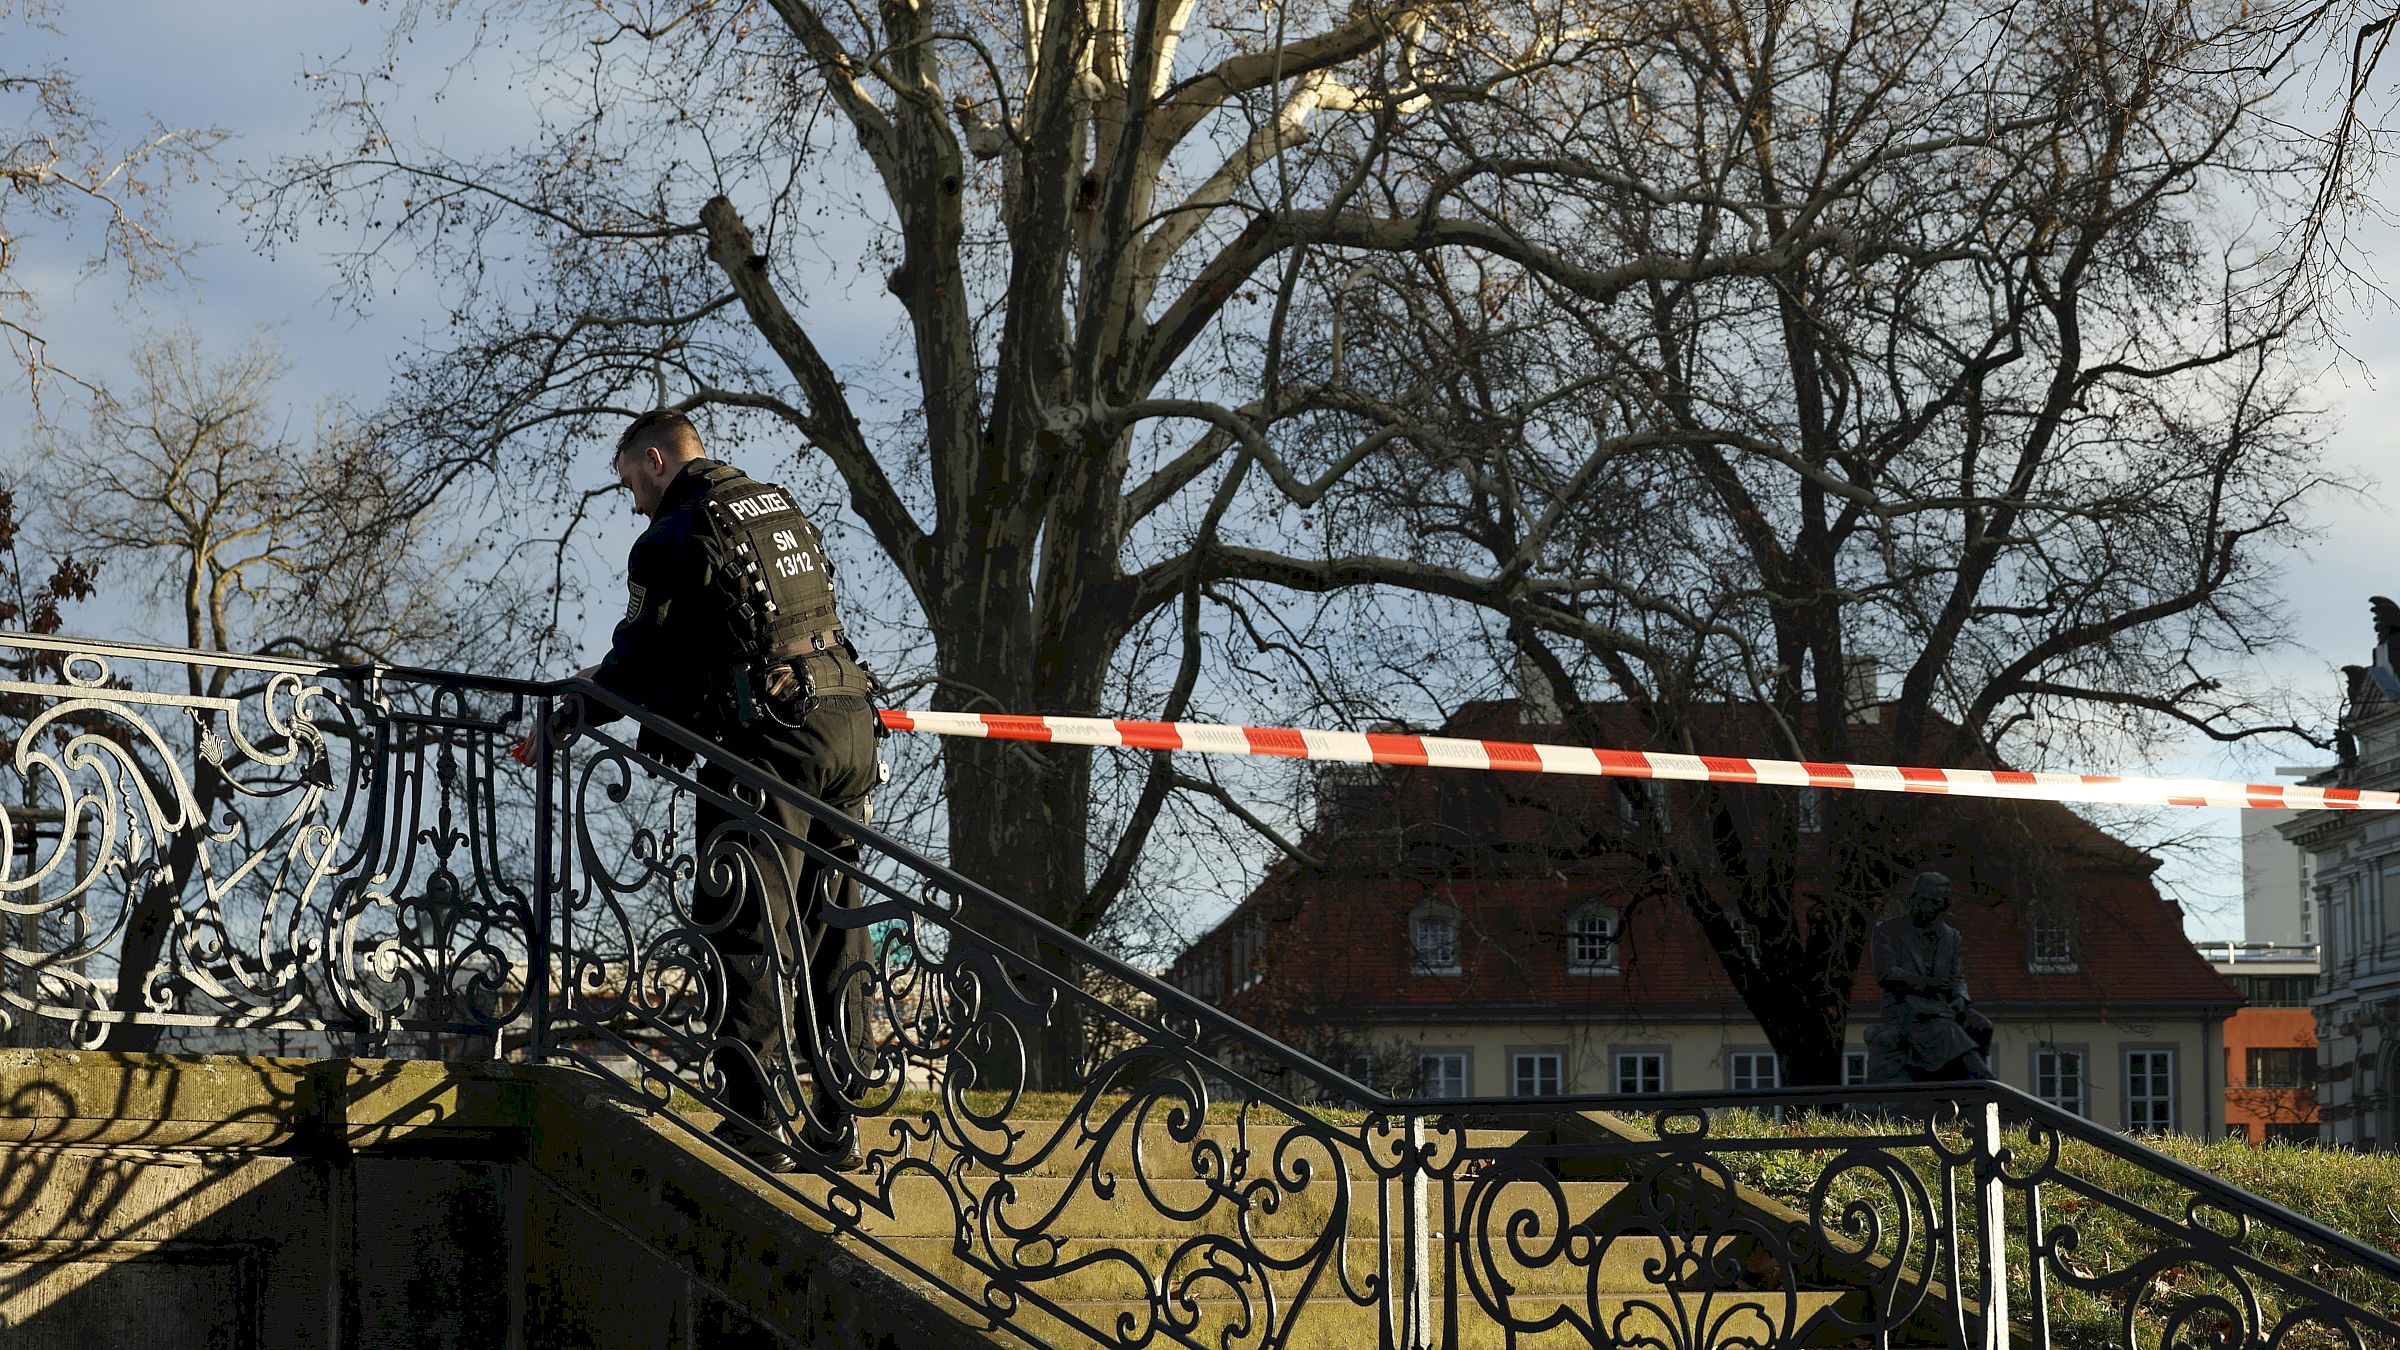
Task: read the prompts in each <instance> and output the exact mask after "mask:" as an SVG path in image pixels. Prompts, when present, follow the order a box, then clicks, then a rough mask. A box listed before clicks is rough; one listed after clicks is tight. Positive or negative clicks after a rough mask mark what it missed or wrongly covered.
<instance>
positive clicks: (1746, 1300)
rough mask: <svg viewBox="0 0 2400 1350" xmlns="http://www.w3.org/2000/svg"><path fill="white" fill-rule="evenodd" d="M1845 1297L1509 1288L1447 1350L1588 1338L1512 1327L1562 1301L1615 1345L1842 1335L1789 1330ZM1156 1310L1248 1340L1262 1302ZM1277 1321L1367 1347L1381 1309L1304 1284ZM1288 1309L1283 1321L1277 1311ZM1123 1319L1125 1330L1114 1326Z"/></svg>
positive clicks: (1199, 1329) (1095, 1306)
mask: <svg viewBox="0 0 2400 1350" xmlns="http://www.w3.org/2000/svg"><path fill="white" fill-rule="evenodd" d="M1844 1297H1847V1296H1846V1295H1841V1294H1832V1293H1803V1294H1795V1295H1793V1296H1791V1298H1790V1299H1789V1300H1787V1299H1786V1298H1785V1296H1784V1295H1782V1294H1759V1293H1746V1292H1714V1293H1695V1294H1684V1295H1681V1296H1679V1297H1670V1296H1668V1295H1663V1294H1628V1295H1622V1296H1619V1295H1609V1294H1602V1295H1599V1296H1597V1297H1594V1298H1588V1299H1587V1298H1585V1297H1583V1296H1581V1295H1577V1296H1574V1297H1572V1298H1560V1297H1555V1296H1553V1297H1547V1298H1519V1299H1515V1300H1512V1303H1511V1309H1512V1312H1513V1314H1514V1316H1513V1319H1512V1320H1513V1321H1514V1323H1515V1324H1516V1327H1517V1329H1516V1330H1515V1331H1514V1332H1513V1334H1512V1332H1511V1329H1510V1328H1509V1327H1505V1326H1503V1325H1501V1324H1500V1323H1499V1322H1496V1321H1494V1320H1492V1319H1491V1317H1490V1315H1489V1314H1488V1313H1487V1312H1485V1311H1484V1309H1483V1308H1482V1307H1481V1305H1479V1304H1476V1303H1474V1302H1472V1301H1467V1302H1462V1303H1461V1304H1459V1305H1458V1307H1457V1310H1456V1317H1457V1320H1458V1336H1457V1340H1456V1341H1455V1342H1453V1344H1455V1345H1456V1346H1457V1350H1569V1347H1589V1346H1591V1345H1592V1344H1593V1343H1594V1341H1593V1337H1592V1334H1591V1333H1590V1332H1589V1331H1587V1330H1584V1329H1582V1328H1578V1327H1575V1326H1573V1325H1572V1324H1564V1325H1559V1326H1553V1327H1550V1328H1547V1329H1545V1330H1541V1331H1528V1330H1524V1329H1522V1328H1523V1327H1524V1326H1525V1325H1526V1324H1530V1323H1535V1322H1539V1321H1541V1320H1542V1319H1543V1318H1544V1317H1545V1316H1547V1315H1549V1314H1551V1313H1553V1312H1557V1311H1561V1310H1572V1311H1573V1312H1574V1314H1575V1315H1576V1316H1578V1317H1581V1318H1582V1319H1583V1320H1584V1321H1585V1322H1586V1323H1587V1324H1593V1323H1596V1325H1597V1327H1598V1329H1599V1331H1600V1332H1601V1333H1602V1334H1603V1335H1604V1336H1605V1337H1607V1338H1608V1339H1607V1340H1606V1341H1605V1342H1604V1343H1608V1344H1619V1345H1656V1346H1687V1345H1762V1346H1763V1345H1773V1346H1796V1345H1806V1344H1821V1345H1829V1346H1830V1345H1848V1344H1850V1342H1849V1340H1848V1339H1846V1338H1841V1337H1835V1336H1831V1335H1829V1334H1827V1335H1820V1336H1817V1337H1815V1338H1813V1339H1811V1340H1808V1341H1803V1340H1800V1339H1798V1338H1797V1336H1796V1332H1797V1329H1798V1328H1799V1327H1800V1326H1801V1325H1802V1324H1804V1323H1805V1322H1806V1321H1807V1320H1808V1319H1809V1318H1810V1317H1812V1316H1814V1315H1815V1314H1816V1313H1817V1311H1818V1310H1820V1309H1823V1308H1827V1307H1830V1306H1832V1305H1833V1304H1834V1303H1836V1302H1838V1301H1839V1300H1840V1299H1842V1298H1844ZM1058 1309H1059V1311H1060V1312H1061V1313H1065V1314H1068V1315H1070V1316H1073V1317H1075V1318H1078V1319H1080V1320H1081V1321H1082V1322H1083V1323H1084V1324H1086V1325H1088V1326H1092V1327H1097V1328H1100V1329H1101V1330H1103V1331H1105V1332H1110V1333H1112V1337H1111V1339H1115V1340H1138V1339H1141V1335H1142V1332H1144V1331H1146V1330H1149V1329H1151V1328H1153V1327H1157V1328H1159V1330H1160V1331H1162V1332H1163V1331H1164V1330H1165V1329H1166V1328H1165V1327H1164V1326H1161V1320H1162V1319H1161V1317H1160V1314H1159V1313H1158V1312H1157V1311H1155V1310H1153V1308H1152V1307H1151V1305H1150V1304H1149V1303H1147V1302H1134V1301H1130V1300H1059V1301H1058ZM1165 1311H1166V1316H1167V1317H1169V1318H1172V1319H1173V1320H1172V1322H1171V1323H1169V1325H1172V1326H1173V1327H1174V1329H1175V1331H1176V1333H1177V1335H1178V1336H1180V1337H1181V1338H1183V1340H1184V1341H1185V1342H1186V1343H1189V1344H1194V1345H1237V1344H1238V1345H1255V1344H1258V1343H1260V1341H1261V1340H1262V1339H1263V1337H1262V1336H1261V1334H1260V1333H1261V1330H1262V1328H1261V1326H1260V1323H1261V1321H1262V1319H1263V1318H1264V1317H1265V1316H1266V1312H1267V1310H1266V1309H1265V1308H1264V1307H1263V1306H1262V1305H1261V1303H1259V1302H1258V1301H1256V1300H1253V1301H1251V1302H1248V1303H1245V1302H1244V1301H1242V1300H1240V1299H1238V1298H1208V1299H1197V1300H1194V1301H1192V1302H1190V1303H1181V1302H1175V1303H1170V1304H1169V1305H1168V1307H1167V1309H1166V1310H1165ZM1274 1315H1275V1317H1276V1319H1277V1323H1276V1325H1277V1329H1279V1330H1281V1329H1285V1328H1286V1327H1287V1326H1288V1330H1289V1339H1288V1340H1278V1341H1277V1342H1276V1344H1278V1345H1283V1346H1286V1347H1289V1350H1371V1347H1373V1346H1375V1345H1377V1344H1379V1343H1380V1331H1381V1328H1382V1326H1383V1324H1384V1323H1383V1319H1384V1316H1385V1313H1384V1310H1383V1309H1381V1308H1379V1307H1361V1306H1359V1305H1357V1304H1355V1303H1352V1302H1351V1301H1350V1300H1349V1299H1347V1298H1345V1297H1343V1296H1342V1295H1341V1294H1340V1293H1339V1292H1338V1291H1323V1292H1319V1293H1313V1294H1312V1295H1311V1296H1310V1298H1309V1300H1308V1302H1307V1304H1306V1305H1305V1306H1303V1307H1302V1308H1300V1309H1299V1311H1298V1312H1297V1314H1294V1313H1292V1312H1291V1311H1290V1305H1288V1304H1278V1305H1277V1306H1276V1307H1275V1309H1274ZM1433 1315H1434V1317H1435V1319H1436V1325H1437V1327H1438V1326H1440V1324H1441V1320H1442V1319H1443V1318H1445V1317H1446V1316H1448V1315H1449V1313H1448V1312H1447V1311H1446V1310H1445V1309H1444V1308H1443V1307H1442V1305H1441V1303H1440V1302H1439V1301H1438V1300H1437V1301H1436V1303H1435V1305H1434V1310H1433ZM1287 1318H1288V1322H1287V1321H1286V1320H1285V1319H1287ZM1013 1320H1015V1321H1016V1322H1017V1323H1018V1324H1019V1325H1021V1326H1023V1327H1025V1328H1026V1329H1027V1330H1029V1331H1033V1332H1034V1333H1035V1334H1036V1336H1037V1337H1039V1336H1040V1335H1041V1329H1043V1328H1046V1327H1049V1326H1054V1325H1056V1324H1057V1321H1058V1319H1056V1318H1054V1317H1053V1315H1052V1314H1050V1313H1049V1312H1048V1310H1046V1309H1041V1308H1039V1307H1037V1306H1035V1305H1033V1304H1030V1303H1027V1304H1022V1305H1020V1306H1019V1308H1018V1311H1017V1313H1016V1315H1015V1318H1014V1319H1013ZM1129 1327H1130V1328H1131V1329H1132V1331H1133V1334H1132V1335H1131V1336H1126V1335H1124V1332H1125V1330H1126V1329H1127V1328H1129ZM1055 1338H1056V1339H1057V1340H1058V1341H1059V1342H1060V1343H1062V1344H1076V1343H1080V1342H1081V1336H1080V1334H1079V1333H1075V1332H1072V1331H1069V1330H1068V1329H1066V1328H1064V1327H1061V1328H1060V1329H1059V1330H1058V1331H1057V1332H1056V1333H1055ZM1151 1343H1152V1344H1174V1343H1176V1342H1175V1341H1172V1340H1169V1338H1168V1337H1166V1336H1165V1335H1163V1334H1162V1335H1158V1336H1156V1337H1155V1338H1154V1339H1152V1341H1151Z"/></svg>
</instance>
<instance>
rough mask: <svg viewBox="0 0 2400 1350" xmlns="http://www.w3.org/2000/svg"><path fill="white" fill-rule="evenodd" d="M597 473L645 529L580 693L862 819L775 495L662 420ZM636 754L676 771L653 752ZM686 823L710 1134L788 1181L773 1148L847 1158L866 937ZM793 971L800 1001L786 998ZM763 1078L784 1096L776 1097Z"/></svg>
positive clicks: (717, 818)
mask: <svg viewBox="0 0 2400 1350" xmlns="http://www.w3.org/2000/svg"><path fill="white" fill-rule="evenodd" d="M615 466H616V471H617V476H618V478H619V479H620V480H621V481H622V482H623V483H624V484H625V488H626V490H627V491H628V492H631V493H632V494H633V509H634V511H635V512H636V513H638V514H640V515H643V516H647V517H648V518H649V520H650V527H649V529H647V530H646V531H644V532H643V534H642V537H641V538H640V539H638V540H635V541H634V545H633V551H632V553H631V555H630V556H629V558H628V559H627V562H626V581H627V585H628V588H629V592H630V594H629V598H628V601H627V604H626V607H625V618H624V620H623V622H621V623H619V624H618V625H617V629H616V636H615V640H614V642H613V643H612V645H611V646H610V648H609V652H608V656H607V658H606V659H605V660H603V661H602V662H601V663H600V665H599V666H598V668H597V669H596V670H595V671H594V672H593V678H594V679H595V680H597V681H598V682H599V683H600V685H601V686H602V687H603V688H606V689H608V690H609V691H610V692H612V693H614V694H617V695H618V696H620V697H622V698H624V699H626V700H627V701H629V702H632V703H635V704H638V705H640V706H641V707H643V708H645V709H647V710H649V711H651V712H655V713H658V714H660V715H662V716H664V717H667V718H669V719H670V720H673V721H675V722H679V723H681V724H683V725H684V726H686V727H689V728H690V729H692V730H693V731H695V732H697V733H699V734H700V735H701V736H703V737H706V738H708V739H710V740H713V741H715V742H717V743H718V744H720V745H722V746H724V747H725V748H726V749H727V750H729V751H730V752H732V753H733V754H734V755H736V756H738V757H740V758H742V759H745V760H748V761H750V762H751V763H753V764H756V765H758V766H760V767H761V768H764V769H765V770H767V771H768V772H769V773H772V774H773V775H775V776H776V777H777V778H780V779H781V780H783V781H784V782H786V783H788V784H790V785H791V786H793V787H795V788H798V789H799V790H800V791H802V792H804V793H806V794H808V795H809V796H811V797H814V798H816V799H818V800H819V801H822V802H826V803H829V804H831V805H833V806H835V807H838V808H840V809H842V810H843V811H845V812H847V813H848V814H849V815H850V816H851V817H852V818H854V819H861V820H863V819H865V817H866V811H867V796H868V793H869V792H871V791H872V790H873V789H874V787H875V784H876V776H877V764H876V756H875V727H876V720H875V714H874V709H873V706H872V702H871V695H872V689H873V685H872V682H871V680H870V677H869V676H868V675H867V673H866V672H865V671H864V670H863V669H861V668H860V666H859V664H858V657H857V652H856V651H855V649H853V648H852V646H851V645H850V642H849V640H848V638H847V637H846V636H845V635H844V633H843V629H842V624H841V620H840V618H839V616H838V614H837V612H836V610H835V607H834V597H833V580H832V574H831V571H830V569H829V568H828V567H827V565H826V560H825V551H824V545H823V542H822V540H821V539H820V538H819V536H818V534H817V532H816V530H815V528H814V527H812V526H811V525H810V524H809V522H808V520H807V519H806V518H805V517H803V516H802V515H801V514H800V512H799V510H798V509H797V508H796V507H795V506H794V505H793V502H792V500H791V497H790V495H789V494H787V493H785V492H784V491H783V490H782V489H781V488H777V487H774V486H772V485H769V484H765V483H760V482H757V481H755V480H753V479H751V478H749V477H748V476H747V475H745V474H743V472H742V471H741V470H740V469H737V468H734V467H733V466H732V465H729V464H720V463H718V462H716V461H714V460H711V459H708V458H706V457H705V456H704V454H703V453H702V447H701V444H700V435H699V432H698V431H696V430H695V429H694V428H693V426H692V423H691V421H690V419H688V418H686V417H685V416H684V415H683V414H681V413H679V412H673V411H668V410H660V411H656V412H649V413H644V414H642V415H641V416H639V417H637V418H635V419H634V420H633V422H632V424H631V425H629V426H627V427H626V428H625V431H624V434H623V435H622V436H621V437H620V438H619V439H618V442H617V450H616V456H615ZM600 716H601V717H602V718H604V717H605V711H604V710H603V711H602V713H601V715H600ZM596 720H597V719H596ZM640 744H641V748H642V749H643V750H644V751H646V752H650V753H654V754H661V755H666V756H667V757H669V758H672V759H675V760H679V761H687V762H688V757H687V756H683V755H681V754H672V753H670V752H671V751H672V745H671V743H670V742H667V741H665V739H664V738H662V737H657V736H645V737H644V738H643V740H642V741H641V742H640ZM698 778H699V783H700V786H701V787H702V788H703V789H706V790H707V791H710V792H715V793H718V794H721V795H725V796H740V795H743V794H742V792H741V790H740V789H738V788H736V787H735V785H734V784H733V780H732V778H731V776H730V775H729V774H727V773H726V772H725V771H724V770H722V769H720V768H718V767H716V766H714V765H712V764H703V765H702V766H701V769H700V771H699V775H698ZM761 811H762V813H763V814H764V815H765V816H766V818H767V819H769V820H772V821H775V822H777V823H779V824H780V825H781V826H782V827H783V828H784V829H785V830H787V831H789V832H790V833H791V834H792V835H794V836H797V837H801V838H805V839H807V840H809V841H810V842H811V843H813V844H816V845H818V846H819V847H821V848H824V849H826V850H827V851H829V852H832V853H835V854H837V855H840V856H848V857H853V858H854V857H856V844H855V843H854V842H853V841H852V840H851V839H850V838H848V837H847V836H846V835H844V834H842V833H841V832H840V831H838V830H836V829H832V828H829V827H827V826H826V825H824V824H822V823H820V822H819V821H817V820H816V819H815V818H814V817H812V816H810V815H809V814H808V813H807V812H805V811H802V810H800V809H798V808H797V807H793V806H790V805H787V804H785V803H783V802H781V801H778V800H776V799H774V798H773V797H768V798H767V799H766V800H765V802H764V803H763V806H762V807H761ZM695 825H696V830H697V836H698V864H699V875H698V877H697V879H696V881H695V884H694V895H693V913H692V916H691V917H692V920H693V922H694V923H695V924H696V925H697V926H698V927H699V928H700V929H701V930H702V931H703V933H704V934H705V935H706V938H707V941H708V943H709V945H710V946H711V947H712V948H714V949H715V951H716V955H717V957H718V963H719V966H720V967H721V969H722V971H723V975H724V993H725V1004H724V1009H723V1019H722V1021H721V1022H720V1023H719V1024H718V1035H719V1037H720V1039H719V1041H718V1042H717V1045H716V1048H715V1049H714V1050H713V1051H712V1052H711V1054H710V1063H711V1065H712V1067H713V1068H714V1069H715V1070H716V1072H717V1073H718V1074H719V1075H721V1079H720V1082H721V1088H720V1094H721V1100H722V1101H723V1102H724V1104H725V1105H726V1107H727V1108H729V1110H730V1111H731V1112H732V1115H730V1116H729V1117H728V1118H727V1120H726V1121H725V1123H724V1124H722V1125H720V1126H719V1127H718V1133H719V1136H720V1137H721V1138H723V1139H725V1140H727V1141H728V1142H730V1143H732V1144H733V1145H734V1146H735V1147H737V1148H739V1149H741V1150H742V1151H743V1152H745V1153H747V1154H749V1155H750V1156H752V1157H753V1158H755V1159H757V1160H758V1161H760V1162H762V1163H765V1164H767V1165H768V1166H771V1167H775V1168H777V1169H778V1170H789V1168H790V1167H791V1166H793V1159H792V1157H791V1153H790V1151H789V1148H788V1147H787V1146H789V1145H797V1146H798V1147H800V1148H802V1149H805V1150H807V1151H809V1152H810V1153H813V1154H817V1155H820V1156H824V1157H843V1156H846V1155H848V1154H850V1153H852V1152H853V1151H854V1148H855V1144H854V1139H855V1135H854V1131H853V1129H852V1125H851V1121H850V1106H849V1102H848V1100H847V1099H846V1096H845V1091H846V1089H847V1088H849V1087H850V1086H851V1085H852V1084H853V1083H854V1082H855V1079H856V1076H857V1073H858V1069H859V1066H860V1064H861V1062H862V1061H861V1059H860V1049H859V1042H858V1040H857V1039H856V1038H858V1037H860V1036H862V1035H863V1034H864V1032H865V1016H864V1014H865V993H864V988H863V985H862V984H861V983H860V982H858V981H855V980H854V981H851V982H850V987H849V993H848V995H847V996H846V997H845V996H844V995H843V994H842V993H841V989H842V985H843V982H842V980H841V975H842V972H843V971H844V970H845V969H846V968H847V967H849V966H850V964H851V963H852V962H854V961H864V960H867V959H868V958H869V956H870V948H869V944H868V939H867V934H866V933H865V931H864V930H862V929H857V928H847V929H846V928H838V927H834V926H832V925H831V924H829V923H827V922H826V910H827V908H828V907H829V906H834V905H843V904H850V903H854V894H855V886H856V883H855V882H854V881H852V880H851V879H849V878H848V877H846V876H845V875H843V874H842V873H841V872H840V871H839V870H838V869H835V868H831V867H827V866H825V865H824V864H823V863H821V862H818V861H817V860H815V859H813V858H811V857H810V856H809V855H808V854H807V853H805V852H804V851H803V850H800V849H797V848H788V847H783V846H781V845H779V844H776V843H774V842H773V841H770V840H769V839H767V838H766V837H765V836H763V835H762V834H760V833H758V832H757V831H755V830H751V829H746V828H745V827H744V826H743V824H742V822H741V818H740V817H738V816H736V815H733V814H731V813H729V812H727V811H725V810H724V809H723V808H721V807H719V806H716V805H714V804H713V803H711V802H709V801H708V800H706V793H705V792H704V793H703V794H702V800H701V801H700V803H699V805H698V808H697V811H696V821H695ZM795 900H797V902H798V903H797V906H796V907H795V903H794V902H795ZM802 967H805V969H806V973H807V997H806V998H804V999H802V998H795V997H794V990H793V984H794V983H795V982H796V980H797V977H798V972H799V971H800V969H801V968H802ZM795 1052H796V1055H797V1058H796V1059H795V1057H794V1056H795ZM803 1062H804V1063H805V1065H806V1067H807V1068H808V1070H809V1072H810V1075H811V1077H812V1078H813V1080H814V1083H815V1090H814V1093H813V1095H812V1096H811V1098H809V1099H807V1100H797V1098H799V1096H800V1094H799V1092H798V1083H797V1079H796V1078H795V1077H794V1076H793V1072H792V1071H793V1070H794V1069H796V1068H798V1067H800V1066H801V1064H802V1063H803ZM779 1080H780V1081H781V1082H782V1083H783V1084H785V1085H786V1086H787V1087H788V1088H789V1089H790V1091H789V1093H788V1094H787V1093H779V1092H778V1091H777V1083H778V1081H779Z"/></svg>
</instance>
